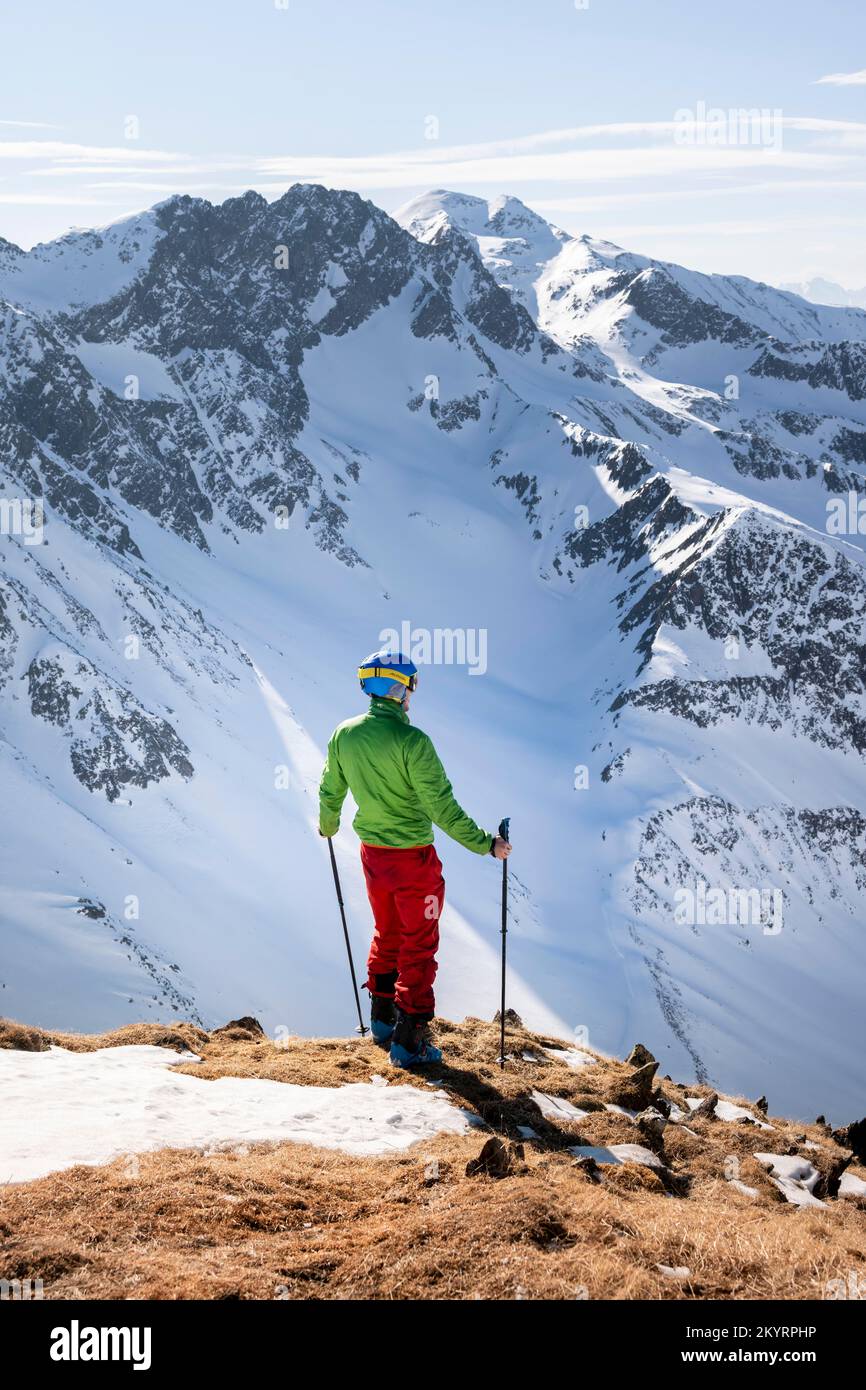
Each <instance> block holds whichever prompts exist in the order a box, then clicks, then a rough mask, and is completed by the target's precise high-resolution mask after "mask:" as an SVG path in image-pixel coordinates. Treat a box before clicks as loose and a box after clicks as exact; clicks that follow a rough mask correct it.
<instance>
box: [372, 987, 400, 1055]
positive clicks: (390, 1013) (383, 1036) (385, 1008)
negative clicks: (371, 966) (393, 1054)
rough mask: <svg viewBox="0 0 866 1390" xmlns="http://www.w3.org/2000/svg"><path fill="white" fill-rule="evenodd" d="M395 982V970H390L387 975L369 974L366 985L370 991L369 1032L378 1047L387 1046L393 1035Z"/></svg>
mask: <svg viewBox="0 0 866 1390" xmlns="http://www.w3.org/2000/svg"><path fill="white" fill-rule="evenodd" d="M396 983H397V971H396V970H392V971H389V972H388V974H387V975H373V976H371V983H370V984H368V986H367V988H368V990H369V991H370V1032H371V1033H372V1034H373V1041H374V1042H375V1043H378V1044H379V1046H380V1047H387V1046H388V1044H389V1043H390V1041H391V1039H392V1037H393V1036H394V1024H395V1023H396V1022H397V1010H396V1009H395V1007H394V986H395V984H396ZM374 991H375V992H374Z"/></svg>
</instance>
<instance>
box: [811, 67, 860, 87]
mask: <svg viewBox="0 0 866 1390" xmlns="http://www.w3.org/2000/svg"><path fill="white" fill-rule="evenodd" d="M822 84H823V85H826V86H828V87H866V68H861V69H860V71H859V72H828V73H827V76H826V77H819V78H818V79H817V81H815V82H813V83H812V86H813V87H820V86H822Z"/></svg>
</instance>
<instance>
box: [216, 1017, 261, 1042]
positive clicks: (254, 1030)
mask: <svg viewBox="0 0 866 1390" xmlns="http://www.w3.org/2000/svg"><path fill="white" fill-rule="evenodd" d="M223 1034H225V1036H226V1037H228V1038H231V1039H233V1040H237V1041H241V1040H242V1039H244V1038H264V1037H265V1036H266V1034H265V1030H264V1028H263V1027H262V1025H261V1024H260V1023H259V1021H258V1019H257V1018H251V1017H250V1016H249V1015H248V1014H245V1015H244V1017H243V1018H233V1019H232V1020H231V1022H230V1023H224V1024H223V1026H222V1027H221V1028H213V1029H212V1030H211V1037H213V1038H218V1037H220V1036H221V1035H223Z"/></svg>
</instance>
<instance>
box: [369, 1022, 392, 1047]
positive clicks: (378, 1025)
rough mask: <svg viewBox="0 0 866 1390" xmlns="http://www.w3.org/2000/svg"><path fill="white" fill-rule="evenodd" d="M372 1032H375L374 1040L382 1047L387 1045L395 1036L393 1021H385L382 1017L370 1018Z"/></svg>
mask: <svg viewBox="0 0 866 1390" xmlns="http://www.w3.org/2000/svg"><path fill="white" fill-rule="evenodd" d="M370 1032H371V1033H372V1034H373V1042H374V1043H378V1044H379V1046H380V1047H387V1046H388V1044H389V1042H390V1041H391V1039H392V1038H393V1036H394V1025H393V1023H385V1021H384V1020H383V1019H381V1018H371V1019H370Z"/></svg>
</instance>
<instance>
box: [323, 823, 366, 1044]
mask: <svg viewBox="0 0 866 1390" xmlns="http://www.w3.org/2000/svg"><path fill="white" fill-rule="evenodd" d="M328 849H329V850H330V851H331V868H332V869H333V870H334V887H335V888H336V890H337V902H338V903H339V904H340V916H341V918H342V919H343V936H344V937H345V938H346V953H347V955H348V957H349V969H350V971H351V972H352V988H353V990H354V991H355V1003H356V1004H357V1006H358V1032H359V1033H360V1034H361V1037H362V1038H363V1036H364V1034H365V1033H366V1032H367V1029H366V1028H365V1027H364V1020H363V1018H362V1016H361V996H360V995H359V993H358V981H357V980H356V978H355V962H354V961H353V960H352V945H351V942H350V941H349V928H348V927H347V926H346V909H345V907H344V905H343V894H342V893H341V891H340V875H339V874H338V873H337V860H336V857H335V855H334V841H333V840H332V839H331V837H330V835H329V836H328Z"/></svg>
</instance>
